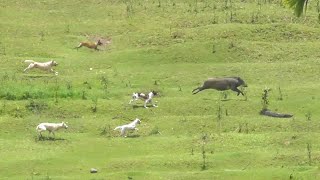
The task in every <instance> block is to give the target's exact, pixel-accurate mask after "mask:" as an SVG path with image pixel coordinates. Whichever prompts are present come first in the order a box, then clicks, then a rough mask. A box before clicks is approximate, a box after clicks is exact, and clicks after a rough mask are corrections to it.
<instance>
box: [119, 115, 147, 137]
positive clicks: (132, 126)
mask: <svg viewBox="0 0 320 180" xmlns="http://www.w3.org/2000/svg"><path fill="white" fill-rule="evenodd" d="M140 123H141V121H140V119H138V118H136V119H135V120H134V121H132V122H131V123H130V124H126V125H122V126H117V127H116V128H114V130H117V129H120V131H121V134H120V135H121V136H123V137H127V135H126V132H127V131H128V130H138V128H136V126H137V125H138V124H140Z"/></svg>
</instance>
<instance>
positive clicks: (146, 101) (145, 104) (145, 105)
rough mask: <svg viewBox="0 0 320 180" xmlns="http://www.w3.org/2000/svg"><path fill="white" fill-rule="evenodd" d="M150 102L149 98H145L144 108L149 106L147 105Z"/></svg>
mask: <svg viewBox="0 0 320 180" xmlns="http://www.w3.org/2000/svg"><path fill="white" fill-rule="evenodd" d="M148 102H149V99H147V100H145V101H144V108H147V109H148V107H147V103H148Z"/></svg>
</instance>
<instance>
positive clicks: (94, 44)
mask: <svg viewBox="0 0 320 180" xmlns="http://www.w3.org/2000/svg"><path fill="white" fill-rule="evenodd" d="M101 45H102V42H101V41H100V39H99V40H98V41H97V42H80V44H79V45H78V46H77V47H75V48H77V50H78V49H79V48H81V47H82V46H85V47H87V48H90V49H94V50H96V51H99V49H98V46H101Z"/></svg>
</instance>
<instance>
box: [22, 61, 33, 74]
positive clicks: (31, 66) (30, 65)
mask: <svg viewBox="0 0 320 180" xmlns="http://www.w3.org/2000/svg"><path fill="white" fill-rule="evenodd" d="M33 67H34V64H33V63H31V64H29V66H28V67H27V68H25V69H24V70H23V72H26V71H27V70H29V69H32V68H33Z"/></svg>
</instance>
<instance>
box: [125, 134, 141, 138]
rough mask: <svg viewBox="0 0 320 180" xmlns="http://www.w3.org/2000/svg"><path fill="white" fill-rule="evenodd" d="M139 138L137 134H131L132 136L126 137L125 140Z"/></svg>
mask: <svg viewBox="0 0 320 180" xmlns="http://www.w3.org/2000/svg"><path fill="white" fill-rule="evenodd" d="M138 137H140V135H139V134H133V135H128V136H127V138H138Z"/></svg>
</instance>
